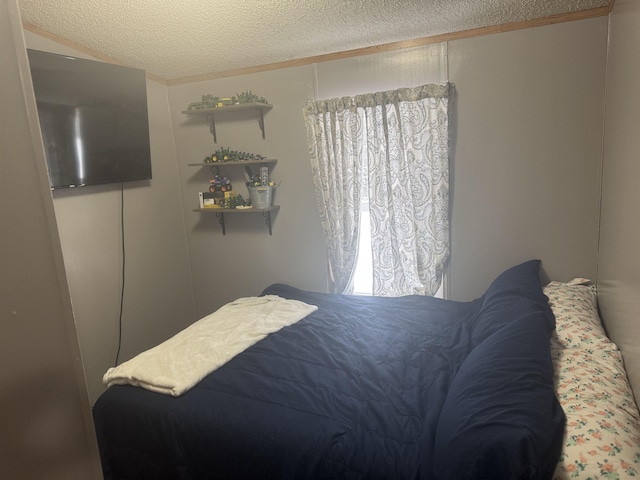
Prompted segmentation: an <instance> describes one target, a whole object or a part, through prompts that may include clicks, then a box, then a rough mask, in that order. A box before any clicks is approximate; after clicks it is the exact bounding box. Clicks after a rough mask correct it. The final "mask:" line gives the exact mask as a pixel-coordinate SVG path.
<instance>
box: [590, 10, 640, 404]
mask: <svg viewBox="0 0 640 480" xmlns="http://www.w3.org/2000/svg"><path fill="white" fill-rule="evenodd" d="M638 52H640V3H639V2H637V1H636V0H617V1H616V3H615V6H614V8H613V11H612V14H611V24H610V45H609V61H608V68H607V112H606V119H605V122H606V123H605V148H604V170H603V189H602V225H601V233H600V252H599V261H598V301H599V305H600V310H601V313H602V316H603V319H604V323H605V326H606V327H607V330H608V332H609V334H610V336H611V337H612V339H613V340H614V341H615V342H616V344H617V345H618V346H619V347H620V349H621V350H622V353H623V356H624V361H625V366H626V369H627V372H628V374H629V378H630V380H631V384H632V386H633V387H634V390H635V392H636V401H639V400H640V397H639V396H638V392H640V320H639V315H638V312H640V255H639V254H638V248H639V247H640V221H639V219H638V218H639V217H638V205H640V189H639V188H638V187H639V186H640V135H638V131H639V130H640V91H639V90H638V85H640V57H639V56H638Z"/></svg>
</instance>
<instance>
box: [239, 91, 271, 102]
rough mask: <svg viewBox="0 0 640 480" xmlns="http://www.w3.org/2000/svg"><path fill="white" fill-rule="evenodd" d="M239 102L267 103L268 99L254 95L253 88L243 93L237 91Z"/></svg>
mask: <svg viewBox="0 0 640 480" xmlns="http://www.w3.org/2000/svg"><path fill="white" fill-rule="evenodd" d="M235 98H236V99H237V103H267V99H266V98H264V97H259V96H257V95H254V93H253V92H252V91H251V90H247V91H244V92H242V93H236V96H235Z"/></svg>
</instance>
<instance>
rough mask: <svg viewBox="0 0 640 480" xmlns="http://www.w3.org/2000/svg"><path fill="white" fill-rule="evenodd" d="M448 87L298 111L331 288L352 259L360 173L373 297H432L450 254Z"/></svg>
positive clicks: (343, 288)
mask: <svg viewBox="0 0 640 480" xmlns="http://www.w3.org/2000/svg"><path fill="white" fill-rule="evenodd" d="M451 92H452V86H451V84H446V85H425V86H422V87H417V88H405V89H399V90H393V91H387V92H379V93H375V94H367V95H358V96H356V97H354V98H347V97H345V98H341V99H334V100H330V101H319V102H308V103H307V105H306V106H305V108H304V114H305V122H306V126H307V134H308V141H309V148H310V156H311V163H312V169H313V175H314V183H315V187H316V196H317V198H318V205H319V207H320V211H321V216H322V220H323V227H324V233H325V236H326V237H327V245H328V248H329V262H330V268H331V271H332V273H333V278H334V280H335V287H336V288H335V291H338V292H348V291H349V288H350V284H351V276H352V273H353V268H354V266H355V261H356V257H357V239H358V218H359V210H360V201H361V200H360V184H361V179H360V175H361V173H362V172H366V173H367V175H368V176H367V178H366V179H365V185H367V186H368V188H367V193H368V200H369V210H370V215H371V238H372V250H373V252H372V253H373V272H374V278H373V293H374V295H385V296H399V295H411V294H420V295H433V294H435V293H436V292H437V290H438V288H439V287H440V283H441V281H442V273H443V271H444V268H445V265H446V262H447V260H448V257H449V107H450V95H451Z"/></svg>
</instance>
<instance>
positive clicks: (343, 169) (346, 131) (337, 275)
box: [304, 97, 366, 293]
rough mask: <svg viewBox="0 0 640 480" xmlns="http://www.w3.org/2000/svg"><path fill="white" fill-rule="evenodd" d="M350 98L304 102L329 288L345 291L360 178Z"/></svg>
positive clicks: (353, 254)
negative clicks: (325, 253)
mask: <svg viewBox="0 0 640 480" xmlns="http://www.w3.org/2000/svg"><path fill="white" fill-rule="evenodd" d="M361 115H362V112H358V111H357V109H356V107H355V105H354V103H353V101H352V99H351V98H346V97H345V98H340V99H338V98H336V99H333V100H323V101H317V102H308V103H307V105H305V107H304V116H305V123H306V125H307V140H308V143H309V155H310V158H311V168H312V171H313V182H314V186H315V191H316V200H317V203H318V209H319V212H320V220H321V222H322V228H323V231H324V236H325V242H326V245H327V256H328V259H329V278H330V281H331V284H332V285H331V286H332V288H331V290H332V291H333V292H335V293H348V292H350V291H351V290H352V283H353V282H352V275H353V271H354V268H355V264H356V259H357V256H358V232H359V223H360V188H361V187H360V183H361V180H362V174H361V167H362V163H363V160H362V156H363V151H365V150H366V135H365V134H364V132H363V131H362V122H361V121H360V120H359V118H360V116H361Z"/></svg>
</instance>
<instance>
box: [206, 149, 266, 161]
mask: <svg viewBox="0 0 640 480" xmlns="http://www.w3.org/2000/svg"><path fill="white" fill-rule="evenodd" d="M265 158H266V157H264V156H263V155H257V154H254V153H247V152H238V151H236V150H230V149H229V148H224V147H222V148H219V149H218V150H216V151H215V152H213V153H212V154H211V156H209V157H204V159H203V160H202V161H203V162H204V163H218V162H242V161H245V162H246V161H255V160H265Z"/></svg>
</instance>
